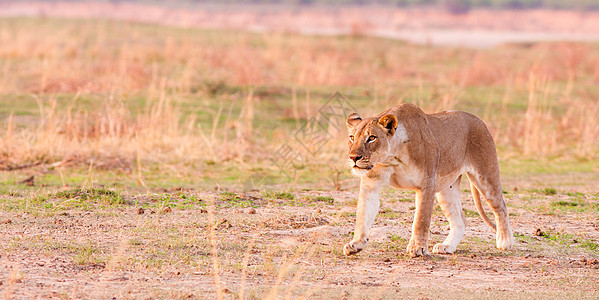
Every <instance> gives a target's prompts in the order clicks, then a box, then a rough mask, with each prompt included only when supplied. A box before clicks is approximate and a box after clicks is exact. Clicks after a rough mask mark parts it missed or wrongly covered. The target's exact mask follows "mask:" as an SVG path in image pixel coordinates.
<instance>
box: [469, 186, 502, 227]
mask: <svg viewBox="0 0 599 300" xmlns="http://www.w3.org/2000/svg"><path fill="white" fill-rule="evenodd" d="M470 190H472V197H473V198H474V204H476V210H477V211H478V214H479V215H480V217H481V218H482V219H483V221H485V223H487V225H489V226H491V228H493V231H495V232H497V227H495V224H493V222H491V220H489V218H488V217H487V214H486V213H485V210H484V209H483V206H482V204H481V203H480V191H479V190H478V189H477V188H476V186H474V184H473V183H472V182H470Z"/></svg>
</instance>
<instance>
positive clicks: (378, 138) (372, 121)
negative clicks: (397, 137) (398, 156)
mask: <svg viewBox="0 0 599 300" xmlns="http://www.w3.org/2000/svg"><path fill="white" fill-rule="evenodd" d="M396 128H397V117H395V115H392V114H386V115H383V116H382V117H380V118H378V117H374V118H366V119H364V120H362V118H360V116H359V115H358V114H357V113H353V114H351V115H349V117H347V129H348V131H349V141H348V143H349V153H348V159H349V163H350V164H351V166H352V172H353V173H354V174H356V175H363V174H366V173H367V172H368V170H370V169H372V168H373V167H374V166H375V165H376V164H377V163H382V162H385V161H387V160H388V159H389V158H390V157H393V153H392V152H391V138H392V137H393V134H394V133H395V130H396Z"/></svg>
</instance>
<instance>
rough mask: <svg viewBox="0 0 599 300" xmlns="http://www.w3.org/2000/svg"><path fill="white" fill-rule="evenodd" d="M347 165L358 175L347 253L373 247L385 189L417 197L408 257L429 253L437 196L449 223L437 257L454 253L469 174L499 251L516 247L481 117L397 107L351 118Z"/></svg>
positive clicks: (462, 223) (491, 144) (462, 224)
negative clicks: (371, 234) (464, 181)
mask: <svg viewBox="0 0 599 300" xmlns="http://www.w3.org/2000/svg"><path fill="white" fill-rule="evenodd" d="M347 127H348V130H349V155H348V157H349V161H350V163H351V165H352V172H353V173H354V174H356V175H357V176H359V177H360V193H359V196H358V204H357V213H356V227H355V231H354V237H353V239H352V240H351V241H350V242H349V243H347V244H345V246H344V247H343V252H344V253H345V254H346V255H350V254H354V253H357V252H360V251H361V250H362V249H364V247H366V244H367V243H368V230H369V229H370V227H371V226H372V224H373V222H374V218H375V216H376V214H377V213H378V210H379V197H378V196H379V191H380V190H381V187H383V185H385V184H389V185H391V186H392V187H395V188H403V189H411V190H415V191H416V211H415V214H414V223H413V224H412V237H411V238H410V242H409V243H408V248H407V252H408V254H410V255H411V256H412V257H415V256H420V255H426V254H428V232H429V226H430V222H431V213H432V210H433V202H434V196H435V195H437V201H438V202H439V204H440V206H441V209H442V210H443V213H444V214H445V216H446V217H447V219H448V220H449V227H450V231H449V235H448V236H447V238H446V239H445V241H444V242H443V243H441V244H436V245H435V246H434V247H433V253H453V252H454V251H455V250H456V247H457V245H458V244H459V243H460V240H461V239H462V236H463V235H464V229H465V218H464V213H463V211H462V205H461V202H460V190H459V188H460V179H461V178H462V174H463V173H466V174H467V176H468V179H469V180H470V189H471V190H472V196H473V197H474V201H475V203H476V208H477V210H478V213H479V214H480V216H481V217H482V219H483V220H484V222H485V223H487V224H488V225H489V226H491V227H492V228H493V229H495V232H496V242H497V248H499V249H503V250H507V249H510V248H511V247H512V244H513V243H514V242H513V239H514V238H513V235H512V230H511V228H510V224H509V219H508V212H507V208H506V205H505V202H504V201H503V197H502V192H501V182H500V179H499V165H498V163H497V154H496V152H495V143H494V142H493V137H491V134H490V133H489V130H488V129H487V126H486V125H485V123H483V121H481V120H480V119H479V118H477V117H476V116H474V115H472V114H469V113H466V112H461V111H449V112H441V113H437V114H430V115H429V114H425V113H424V112H423V111H422V110H421V109H420V108H418V107H417V106H414V105H411V104H400V105H399V106H397V107H394V108H391V109H388V110H386V111H384V112H382V113H381V114H379V115H377V116H375V117H372V118H365V119H362V118H360V116H358V114H356V113H353V114H351V115H349V117H348V118H347ZM479 193H481V194H482V195H483V197H484V198H485V199H486V200H487V202H488V203H489V204H490V206H491V208H492V209H493V213H494V214H495V222H496V223H497V227H496V226H495V225H494V224H493V223H492V222H491V221H490V220H489V219H488V218H487V216H486V215H485V213H484V211H483V208H482V206H481V202H480V195H479Z"/></svg>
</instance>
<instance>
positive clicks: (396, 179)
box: [389, 167, 464, 192]
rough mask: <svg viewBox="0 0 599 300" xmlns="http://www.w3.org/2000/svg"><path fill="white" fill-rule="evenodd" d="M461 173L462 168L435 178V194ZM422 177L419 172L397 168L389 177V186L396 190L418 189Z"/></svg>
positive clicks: (462, 171)
mask: <svg viewBox="0 0 599 300" xmlns="http://www.w3.org/2000/svg"><path fill="white" fill-rule="evenodd" d="M463 173H464V170H463V168H460V169H457V170H454V171H453V172H450V173H448V174H445V175H444V176H437V178H435V192H440V191H442V190H445V189H446V188H448V187H449V186H450V185H451V184H452V183H453V182H454V181H455V180H456V179H457V178H458V177H459V176H460V175H462V174H463ZM422 176H423V174H422V172H421V171H420V170H416V169H412V170H406V169H404V168H400V167H397V168H395V172H394V173H393V174H391V176H390V177H389V185H391V186H392V187H394V188H398V189H420V188H421V183H422V182H423V178H422Z"/></svg>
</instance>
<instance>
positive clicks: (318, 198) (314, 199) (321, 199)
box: [306, 196, 335, 204]
mask: <svg viewBox="0 0 599 300" xmlns="http://www.w3.org/2000/svg"><path fill="white" fill-rule="evenodd" d="M306 200H309V201H312V202H324V203H326V204H333V203H335V198H333V197H331V196H309V197H307V198H306Z"/></svg>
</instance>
